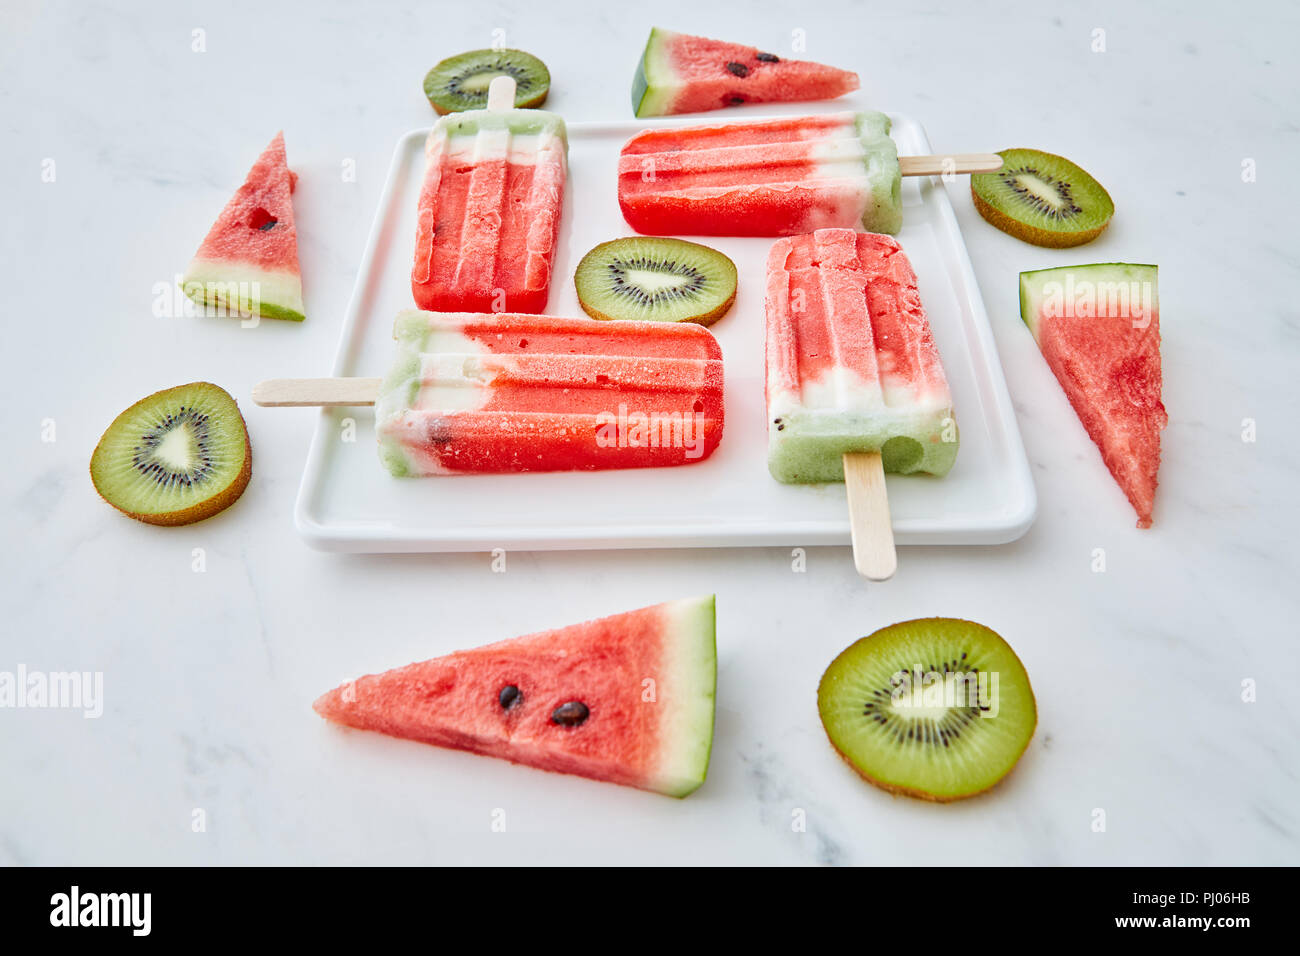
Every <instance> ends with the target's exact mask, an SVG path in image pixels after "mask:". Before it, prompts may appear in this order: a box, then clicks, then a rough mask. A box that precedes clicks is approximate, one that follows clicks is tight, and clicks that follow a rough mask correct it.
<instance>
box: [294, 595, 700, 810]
mask: <svg viewBox="0 0 1300 956" xmlns="http://www.w3.org/2000/svg"><path fill="white" fill-rule="evenodd" d="M716 680H717V659H716V649H715V640H714V599H713V597H712V595H710V596H709V597H704V598H695V599H689V600H681V601H670V602H667V603H665V604H657V605H654V606H653V607H647V608H641V609H639V610H636V611H628V612H626V613H623V614H615V615H613V616H611V617H605V618H601V619H599V620H595V621H588V622H586V623H583V624H574V625H571V626H569V627H561V628H558V629H555V630H551V631H543V632H540V633H537V634H530V635H527V636H524V637H517V638H513V639H511V640H507V641H501V642H499V643H496V644H489V645H487V646H485V647H480V648H476V649H474V650H467V651H457V652H455V653H453V654H448V655H446V656H445V657H436V658H433V659H432V660H427V661H422V662H420V663H416V664H410V665H408V666H406V667H400V668H397V669H396V670H390V671H385V672H384V673H382V674H372V675H368V676H366V677H362V678H360V679H358V680H356V681H352V682H349V683H347V684H344V685H342V686H340V687H337V688H335V689H334V690H332V691H330V692H328V693H326V694H324V695H323V696H321V697H320V698H319V699H318V700H317V701H316V702H315V704H314V705H313V706H314V707H315V709H316V712H317V713H319V714H320V715H321V716H322V717H325V718H326V719H327V720H331V721H334V722H336V723H340V724H344V725H346V726H349V727H355V728H359V729H361V730H375V731H379V732H380V733H384V734H388V735H390V736H393V737H402V738H406V739H409V740H417V741H420V742H423V743H428V744H433V745H435V746H438V747H449V748H452V749H455V750H467V751H470V752H471V753H476V754H483V755H485V756H489V757H499V758H501V759H504V760H509V761H512V762H514V763H520V764H526V765H528V766H532V767H538V768H540V769H542V770H551V771H555V772H558V773H569V774H576V775H578V776H583V777H590V778H591V779H594V780H602V781H608V782H610V783H618V784H622V785H625V786H630V787H639V788H641V789H643V790H651V791H655V792H657V793H664V794H668V795H669V796H674V797H685V796H687V795H689V794H690V793H692V792H693V791H695V790H696V789H697V788H698V787H699V786H700V785H701V784H702V783H703V782H704V778H705V775H706V773H707V771H708V765H709V754H710V750H711V748H712V743H713V715H714V695H715V688H716ZM507 686H513V687H516V688H518V691H519V695H520V696H519V698H518V699H517V700H516V701H515V702H514V703H513V705H512V706H510V707H508V708H507V707H503V706H502V704H501V692H502V689H503V688H505V687H507ZM571 701H578V702H581V703H582V704H584V705H585V706H586V707H587V708H588V711H589V716H588V717H587V718H586V720H584V721H583V722H582V723H580V724H578V725H576V726H565V725H562V724H559V723H556V722H555V720H554V719H553V717H552V715H553V713H554V712H555V710H556V708H557V707H559V706H561V705H563V704H566V703H569V702H571Z"/></svg>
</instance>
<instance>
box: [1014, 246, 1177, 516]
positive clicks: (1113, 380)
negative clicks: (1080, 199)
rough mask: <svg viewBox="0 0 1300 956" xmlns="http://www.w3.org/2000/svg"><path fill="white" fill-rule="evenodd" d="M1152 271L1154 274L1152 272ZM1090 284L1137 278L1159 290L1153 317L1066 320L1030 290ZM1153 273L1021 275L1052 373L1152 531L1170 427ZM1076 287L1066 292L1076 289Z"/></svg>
mask: <svg viewBox="0 0 1300 956" xmlns="http://www.w3.org/2000/svg"><path fill="white" fill-rule="evenodd" d="M1145 270H1149V271H1145ZM1068 272H1072V273H1073V274H1074V277H1075V278H1076V279H1077V280H1078V281H1079V282H1080V283H1082V282H1083V281H1092V282H1104V281H1107V279H1113V280H1115V281H1119V282H1129V281H1130V280H1133V279H1134V278H1135V277H1138V278H1139V280H1140V281H1147V282H1149V283H1150V285H1151V286H1152V287H1153V292H1152V299H1151V309H1150V313H1149V314H1148V315H1143V316H1141V317H1140V319H1139V322H1138V323H1137V324H1135V322H1134V321H1133V319H1132V317H1130V316H1128V315H1122V316H1110V317H1107V316H1095V315H1059V314H1054V313H1057V312H1059V311H1060V309H1059V308H1058V307H1057V305H1056V304H1054V303H1051V302H1048V301H1040V297H1039V296H1037V295H1034V294H1033V293H1032V291H1031V292H1030V293H1029V294H1028V295H1027V293H1026V291H1025V290H1026V283H1027V282H1028V283H1029V284H1030V288H1031V290H1032V289H1033V288H1037V289H1042V288H1043V284H1044V283H1045V282H1048V281H1051V280H1052V279H1053V278H1055V279H1057V280H1058V281H1061V283H1062V285H1064V282H1063V279H1064V276H1065V274H1066V273H1068ZM1155 278H1156V270H1155V267H1154V266H1127V265H1124V264H1110V263H1105V264H1101V265H1096V266H1084V267H1074V268H1070V267H1066V268H1062V269H1047V270H1041V271H1039V272H1033V273H1022V274H1021V286H1022V293H1021V302H1022V309H1025V308H1026V306H1028V307H1029V308H1030V309H1032V312H1031V314H1030V315H1026V316H1025V319H1026V321H1027V322H1028V323H1029V325H1030V328H1031V329H1033V331H1034V337H1035V338H1036V339H1037V340H1038V346H1039V348H1040V349H1041V350H1042V353H1043V357H1044V358H1045V359H1046V360H1047V364H1048V366H1049V367H1050V368H1051V369H1052V372H1053V373H1055V375H1056V378H1057V380H1058V381H1059V382H1060V383H1061V387H1062V388H1063V389H1064V390H1065V394H1066V397H1068V398H1069V400H1070V404H1071V405H1073V406H1074V410H1075V412H1076V413H1077V414H1078V416H1079V420H1080V421H1081V422H1082V423H1083V427H1084V428H1085V429H1086V430H1087V432H1088V435H1089V436H1090V437H1091V438H1092V440H1093V441H1094V442H1095V443H1096V445H1097V448H1098V449H1099V450H1100V451H1101V457H1102V459H1103V460H1104V461H1105V463H1106V467H1107V468H1109V469H1110V473H1111V474H1112V475H1113V476H1114V478H1115V481H1116V482H1118V483H1119V486H1120V488H1122V489H1123V491H1124V493H1125V495H1127V496H1128V500H1129V502H1130V503H1131V504H1132V505H1133V508H1134V510H1136V511H1137V515H1138V522H1137V525H1138V527H1139V528H1149V527H1151V513H1152V510H1153V507H1154V505H1155V495H1156V484H1157V480H1158V473H1159V470H1160V432H1161V430H1162V429H1163V428H1164V427H1165V425H1166V424H1167V423H1168V421H1169V416H1168V414H1167V413H1166V411H1165V406H1164V404H1163V403H1162V402H1161V385H1162V381H1163V379H1162V372H1161V366H1160V311H1159V305H1158V299H1157V298H1156V297H1155V294H1154V286H1155ZM1072 287H1073V286H1070V287H1067V288H1072Z"/></svg>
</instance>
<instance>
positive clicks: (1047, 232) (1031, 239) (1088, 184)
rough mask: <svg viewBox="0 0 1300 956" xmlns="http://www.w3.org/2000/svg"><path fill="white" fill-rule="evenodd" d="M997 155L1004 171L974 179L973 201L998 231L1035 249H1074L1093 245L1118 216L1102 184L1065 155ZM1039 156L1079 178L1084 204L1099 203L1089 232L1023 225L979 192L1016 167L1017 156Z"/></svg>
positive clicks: (1031, 152)
mask: <svg viewBox="0 0 1300 956" xmlns="http://www.w3.org/2000/svg"><path fill="white" fill-rule="evenodd" d="M998 155H999V156H1001V157H1002V158H1003V160H1004V163H1003V170H1002V171H1000V172H997V173H981V174H977V175H975V176H972V177H971V184H970V191H971V199H972V200H973V201H974V203H975V209H976V211H977V212H979V214H980V215H981V216H982V217H983V218H984V220H985V221H986V222H988V223H989V224H990V225H992V226H994V227H995V228H997V229H999V230H1001V231H1002V232H1005V233H1006V234H1007V235H1009V236H1014V237H1015V238H1017V239H1019V240H1021V241H1022V242H1028V243H1030V244H1031V245H1035V246H1044V247H1047V248H1049V249H1068V248H1070V247H1073V246H1082V245H1084V244H1086V243H1089V242H1092V241H1093V240H1094V239H1096V238H1097V237H1098V236H1100V235H1101V234H1102V233H1103V232H1105V231H1106V227H1107V226H1109V225H1110V221H1111V219H1112V218H1113V216H1114V213H1115V203H1114V200H1112V199H1111V197H1110V193H1108V192H1107V191H1106V189H1105V187H1104V186H1102V185H1101V183H1099V182H1097V180H1096V179H1094V178H1093V177H1092V176H1091V175H1090V174H1089V173H1088V172H1087V170H1085V169H1083V168H1082V167H1080V166H1079V165H1078V164H1076V163H1074V162H1072V161H1071V160H1069V159H1066V158H1065V157H1064V156H1058V155H1057V154H1056V153H1047V152H1044V151H1043V150H1035V149H1028V148H1016V149H1004V150H999V151H998ZM1026 156H1037V157H1042V158H1043V159H1044V160H1046V161H1048V162H1052V163H1053V164H1055V165H1056V166H1057V167H1058V168H1060V169H1062V170H1064V171H1065V172H1066V174H1067V175H1071V176H1072V177H1078V179H1079V181H1078V184H1077V186H1076V188H1078V189H1079V190H1080V193H1081V194H1082V195H1081V198H1082V199H1083V201H1088V202H1096V203H1097V204H1098V206H1099V207H1100V208H1099V212H1098V215H1099V217H1100V222H1099V223H1098V224H1097V225H1096V226H1095V227H1092V228H1089V229H1076V230H1059V229H1045V228H1042V227H1041V226H1037V225H1034V224H1033V223H1030V222H1024V221H1022V220H1020V219H1017V218H1016V217H1015V216H1013V215H1010V214H1008V213H1007V212H1006V211H1004V210H1002V209H999V208H998V207H997V206H995V205H994V204H993V203H991V202H989V200H988V199H986V198H985V197H984V196H983V195H981V193H980V189H981V187H982V185H983V184H984V183H985V182H987V181H989V180H991V179H993V178H995V177H998V176H1001V175H1003V174H1004V173H1006V172H1007V171H1008V170H1011V169H1013V168H1014V167H1015V165H1016V159H1017V157H1026Z"/></svg>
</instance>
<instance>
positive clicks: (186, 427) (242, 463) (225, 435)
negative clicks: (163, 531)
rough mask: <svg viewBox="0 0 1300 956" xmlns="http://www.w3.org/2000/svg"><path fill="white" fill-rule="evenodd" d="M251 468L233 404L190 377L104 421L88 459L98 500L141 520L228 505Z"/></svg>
mask: <svg viewBox="0 0 1300 956" xmlns="http://www.w3.org/2000/svg"><path fill="white" fill-rule="evenodd" d="M252 473H253V450H252V447H251V446H250V445H249V442H248V429H247V428H245V427H244V417H243V415H241V414H240V413H239V406H238V405H236V404H235V400H234V399H233V398H231V397H230V394H229V393H228V392H226V390H225V389H222V388H218V387H217V386H216V385H211V384H209V383H207V382H193V383H191V384H189V385H178V386H177V387H175V388H168V389H164V390H163V391H161V392H154V393H153V394H152V395H150V396H149V397H148V398H142V399H140V401H138V402H136V403H135V404H134V405H132V406H131V407H130V408H128V409H127V410H126V411H124V412H123V413H122V414H121V415H118V416H117V418H115V419H113V424H111V425H109V426H108V430H107V431H106V432H104V437H103V438H101V439H100V440H99V444H98V445H96V446H95V453H94V454H93V455H92V456H91V458H90V478H91V480H92V481H93V482H94V483H95V490H96V491H98V492H99V493H100V495H101V496H102V497H103V499H104V500H105V501H107V502H108V503H109V504H110V505H112V506H113V507H114V508H116V509H117V510H118V511H121V512H123V513H124V514H128V515H130V516H131V517H132V518H136V519H137V520H139V521H144V522H147V523H148V524H161V525H178V524H190V523H192V522H195V521H201V520H202V519H204V518H208V517H211V516H212V515H214V514H216V513H217V512H218V511H222V510H224V509H225V508H228V507H229V506H230V505H232V504H234V502H235V499H237V498H238V497H239V496H240V495H242V494H243V493H244V488H246V487H247V486H248V479H249V476H250V475H251V474H252Z"/></svg>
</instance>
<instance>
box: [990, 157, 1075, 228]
mask: <svg viewBox="0 0 1300 956" xmlns="http://www.w3.org/2000/svg"><path fill="white" fill-rule="evenodd" d="M1025 175H1029V176H1034V177H1037V178H1039V179H1041V180H1043V181H1044V182H1046V183H1048V185H1050V186H1051V188H1052V189H1054V190H1056V194H1057V195H1058V196H1060V197H1061V205H1060V206H1056V205H1053V204H1052V203H1050V202H1048V201H1047V200H1046V199H1044V198H1043V197H1042V196H1039V195H1037V194H1036V193H1032V192H1030V191H1029V190H1028V189H1026V188H1025V187H1024V186H1022V185H1021V184H1020V177H1021V176H1025ZM998 178H999V179H1001V180H1002V184H1003V185H1004V186H1006V187H1007V189H1010V190H1011V191H1012V192H1014V193H1016V194H1017V195H1019V196H1020V198H1021V200H1022V201H1024V202H1025V203H1027V204H1028V205H1029V208H1030V209H1033V210H1034V211H1035V212H1038V213H1041V214H1042V215H1044V216H1048V217H1050V218H1052V219H1069V218H1071V217H1073V216H1077V215H1079V213H1081V212H1083V209H1082V208H1081V207H1080V206H1079V204H1078V203H1076V202H1075V201H1074V197H1073V196H1072V195H1071V194H1070V184H1069V183H1068V182H1066V181H1065V180H1063V179H1056V178H1054V177H1052V176H1051V175H1044V174H1042V173H1040V172H1039V171H1038V170H1037V169H1036V168H1035V167H1033V166H1020V167H1018V168H1016V169H1002V170H1000V171H999V172H998Z"/></svg>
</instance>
